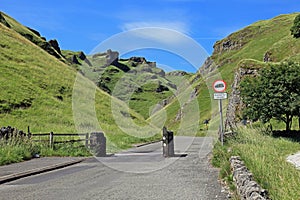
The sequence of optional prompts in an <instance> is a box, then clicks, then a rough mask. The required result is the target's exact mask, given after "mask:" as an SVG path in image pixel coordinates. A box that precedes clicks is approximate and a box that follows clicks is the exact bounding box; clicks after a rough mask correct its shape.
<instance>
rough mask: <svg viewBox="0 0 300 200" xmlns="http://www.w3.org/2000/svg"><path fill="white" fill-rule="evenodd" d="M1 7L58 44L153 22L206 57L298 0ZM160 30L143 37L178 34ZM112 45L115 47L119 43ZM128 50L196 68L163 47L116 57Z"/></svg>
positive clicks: (76, 44) (294, 7) (37, 1)
mask: <svg viewBox="0 0 300 200" xmlns="http://www.w3.org/2000/svg"><path fill="white" fill-rule="evenodd" d="M0 10H1V11H3V12H5V13H7V14H8V15H10V16H12V17H13V18H15V19H16V20H18V21H19V22H21V23H22V24H24V25H26V26H29V27H31V28H34V29H36V30H38V31H39V32H40V33H41V34H42V35H43V36H45V37H46V38H47V39H48V40H49V39H54V38H55V39H57V40H58V41H59V44H60V47H61V48H62V49H69V50H75V51H79V50H82V51H84V52H85V53H87V54H89V53H91V52H92V51H93V50H95V47H97V46H98V45H99V44H101V43H102V42H103V41H106V40H109V39H110V38H111V37H113V36H114V35H116V34H122V33H124V32H127V31H130V30H133V29H139V28H145V27H146V28H147V27H155V28H162V29H170V30H174V31H177V32H179V33H180V34H184V35H186V36H188V37H190V38H191V39H192V40H194V41H195V42H197V43H198V44H199V45H201V46H202V47H203V50H204V51H205V54H206V55H207V56H208V55H210V54H211V53H212V51H213V44H214V43H215V42H216V41H217V40H220V39H222V38H224V37H225V36H227V35H228V34H230V33H232V32H234V31H237V30H239V29H241V28H243V27H245V26H247V25H250V24H251V23H253V22H256V21H258V20H263V19H270V18H273V17H275V16H277V15H279V14H287V13H292V12H298V11H300V3H299V1H298V0H243V1H241V0H227V1H220V0H218V1H217V0H151V1H147V0H145V1H142V0H139V1H138V0H137V1H133V0H128V1H125V0H110V1H101V0H84V1H83V0H81V1H79V0H72V1H63V0H60V1H58V0H51V1H48V0H44V1H41V0H31V1H20V0H1V3H0ZM162 33H163V31H162V32H161V35H159V33H157V32H156V33H151V34H152V35H150V34H148V36H149V37H152V41H153V40H154V39H155V38H154V37H153V34H154V35H156V34H157V35H159V36H160V38H158V37H156V39H160V40H162V39H164V40H169V41H172V40H173V39H174V38H177V39H178V37H172V35H162ZM146 36H147V35H145V37H146ZM134 41H135V40H133V41H131V42H134ZM120 45H121V44H120ZM122 45H124V44H122ZM162 49H164V48H162ZM113 50H117V51H118V50H119V49H118V46H114V49H113ZM191 51H193V50H192V49H191ZM132 55H136V56H144V57H146V58H147V59H148V60H150V61H156V62H157V63H159V64H161V65H164V66H168V67H167V68H169V70H172V69H181V70H186V71H195V70H196V68H197V67H198V66H191V63H189V62H190V61H189V60H187V59H186V58H184V57H182V56H181V55H178V54H177V53H176V52H168V50H165V51H163V50H161V49H151V48H145V49H137V50H132V51H131V52H127V53H126V54H122V55H121V57H129V56H132ZM201 64H202V63H199V66H200V65H201Z"/></svg>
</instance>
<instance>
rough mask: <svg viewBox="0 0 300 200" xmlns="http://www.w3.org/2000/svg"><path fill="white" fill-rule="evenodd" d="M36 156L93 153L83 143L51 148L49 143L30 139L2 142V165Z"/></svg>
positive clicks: (0, 144)
mask: <svg viewBox="0 0 300 200" xmlns="http://www.w3.org/2000/svg"><path fill="white" fill-rule="evenodd" d="M36 155H39V156H42V157H46V156H66V157H70V156H71V157H72V156H73V157H81V156H82V157H86V156H91V153H90V151H89V150H88V149H87V148H86V147H85V146H84V144H83V143H82V142H74V143H59V144H54V146H53V148H50V146H49V142H34V141H32V140H30V139H28V138H14V139H9V140H8V141H5V140H0V165H7V164H11V163H17V162H22V161H25V160H30V159H32V158H34V157H35V156H36Z"/></svg>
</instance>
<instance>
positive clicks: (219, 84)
mask: <svg viewBox="0 0 300 200" xmlns="http://www.w3.org/2000/svg"><path fill="white" fill-rule="evenodd" d="M213 89H214V91H215V92H224V91H225V90H226V82H225V81H223V80H216V81H215V82H214V83H213Z"/></svg>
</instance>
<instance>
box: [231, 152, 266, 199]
mask: <svg viewBox="0 0 300 200" xmlns="http://www.w3.org/2000/svg"><path fill="white" fill-rule="evenodd" d="M230 165H231V169H232V171H233V180H234V181H235V183H236V187H237V191H238V194H239V195H240V198H241V200H268V199H269V197H268V192H267V190H265V189H263V188H262V187H261V186H260V185H259V184H258V183H257V182H255V181H254V179H253V175H252V173H251V172H250V171H249V170H248V169H247V167H246V166H245V164H244V162H243V161H242V160H241V158H240V157H238V156H232V157H231V158H230Z"/></svg>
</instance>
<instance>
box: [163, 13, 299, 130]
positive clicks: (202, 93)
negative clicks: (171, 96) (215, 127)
mask: <svg viewBox="0 0 300 200" xmlns="http://www.w3.org/2000/svg"><path fill="white" fill-rule="evenodd" d="M296 15H297V13H296V14H288V15H280V16H278V17H275V18H273V19H270V20H263V21H259V22H256V23H254V24H252V25H250V26H248V27H245V28H244V29H241V30H240V31H237V32H235V33H232V34H231V35H229V36H228V37H226V38H224V39H222V40H220V41H218V42H216V44H215V47H219V46H222V45H223V43H224V42H226V41H228V40H230V41H232V42H238V43H240V44H243V46H242V48H240V49H236V50H224V51H222V52H218V51H214V53H213V55H212V56H211V58H212V59H213V61H214V63H215V65H217V66H219V68H218V72H219V73H220V75H221V78H222V79H224V80H225V81H226V82H227V85H228V88H227V92H230V91H231V88H230V86H231V84H232V82H233V78H234V76H233V74H234V72H235V70H236V69H237V68H238V67H252V68H259V67H263V66H265V63H263V62H262V61H263V57H264V55H265V53H266V52H270V53H271V58H272V60H273V61H274V62H279V61H282V60H285V59H293V60H297V61H300V40H297V39H295V38H293V37H292V35H291V34H290V27H291V26H292V24H293V21H294V18H295V16H296ZM196 76H197V74H196V75H194V77H192V78H191V80H193V79H194V78H195V77H196ZM207 77H209V76H207ZM207 77H201V78H200V79H199V80H198V81H196V82H195V83H194V84H193V85H194V86H195V87H196V88H198V90H199V95H198V102H199V109H200V121H199V124H200V125H201V126H200V128H201V127H202V128H203V124H202V123H201V122H203V120H204V119H207V118H211V117H214V116H216V115H217V113H216V112H217V111H218V110H217V109H215V110H213V111H212V109H211V108H212V107H213V108H214V107H215V106H216V105H213V106H211V105H212V104H213V103H214V102H213V101H211V100H210V98H209V94H210V93H211V92H212V91H211V88H210V87H211V86H210V85H211V84H210V81H211V78H207ZM224 102H225V105H226V103H227V102H226V101H224ZM173 107H174V108H173ZM224 108H225V107H224ZM168 109H171V110H170V111H168V112H169V113H173V116H170V118H172V119H175V116H176V113H177V112H176V111H175V110H173V109H177V108H176V106H172V105H170V106H168ZM225 109H226V108H225ZM174 114H175V116H174ZM173 124H174V121H172V120H169V125H170V126H171V127H172V126H174V125H173Z"/></svg>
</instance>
